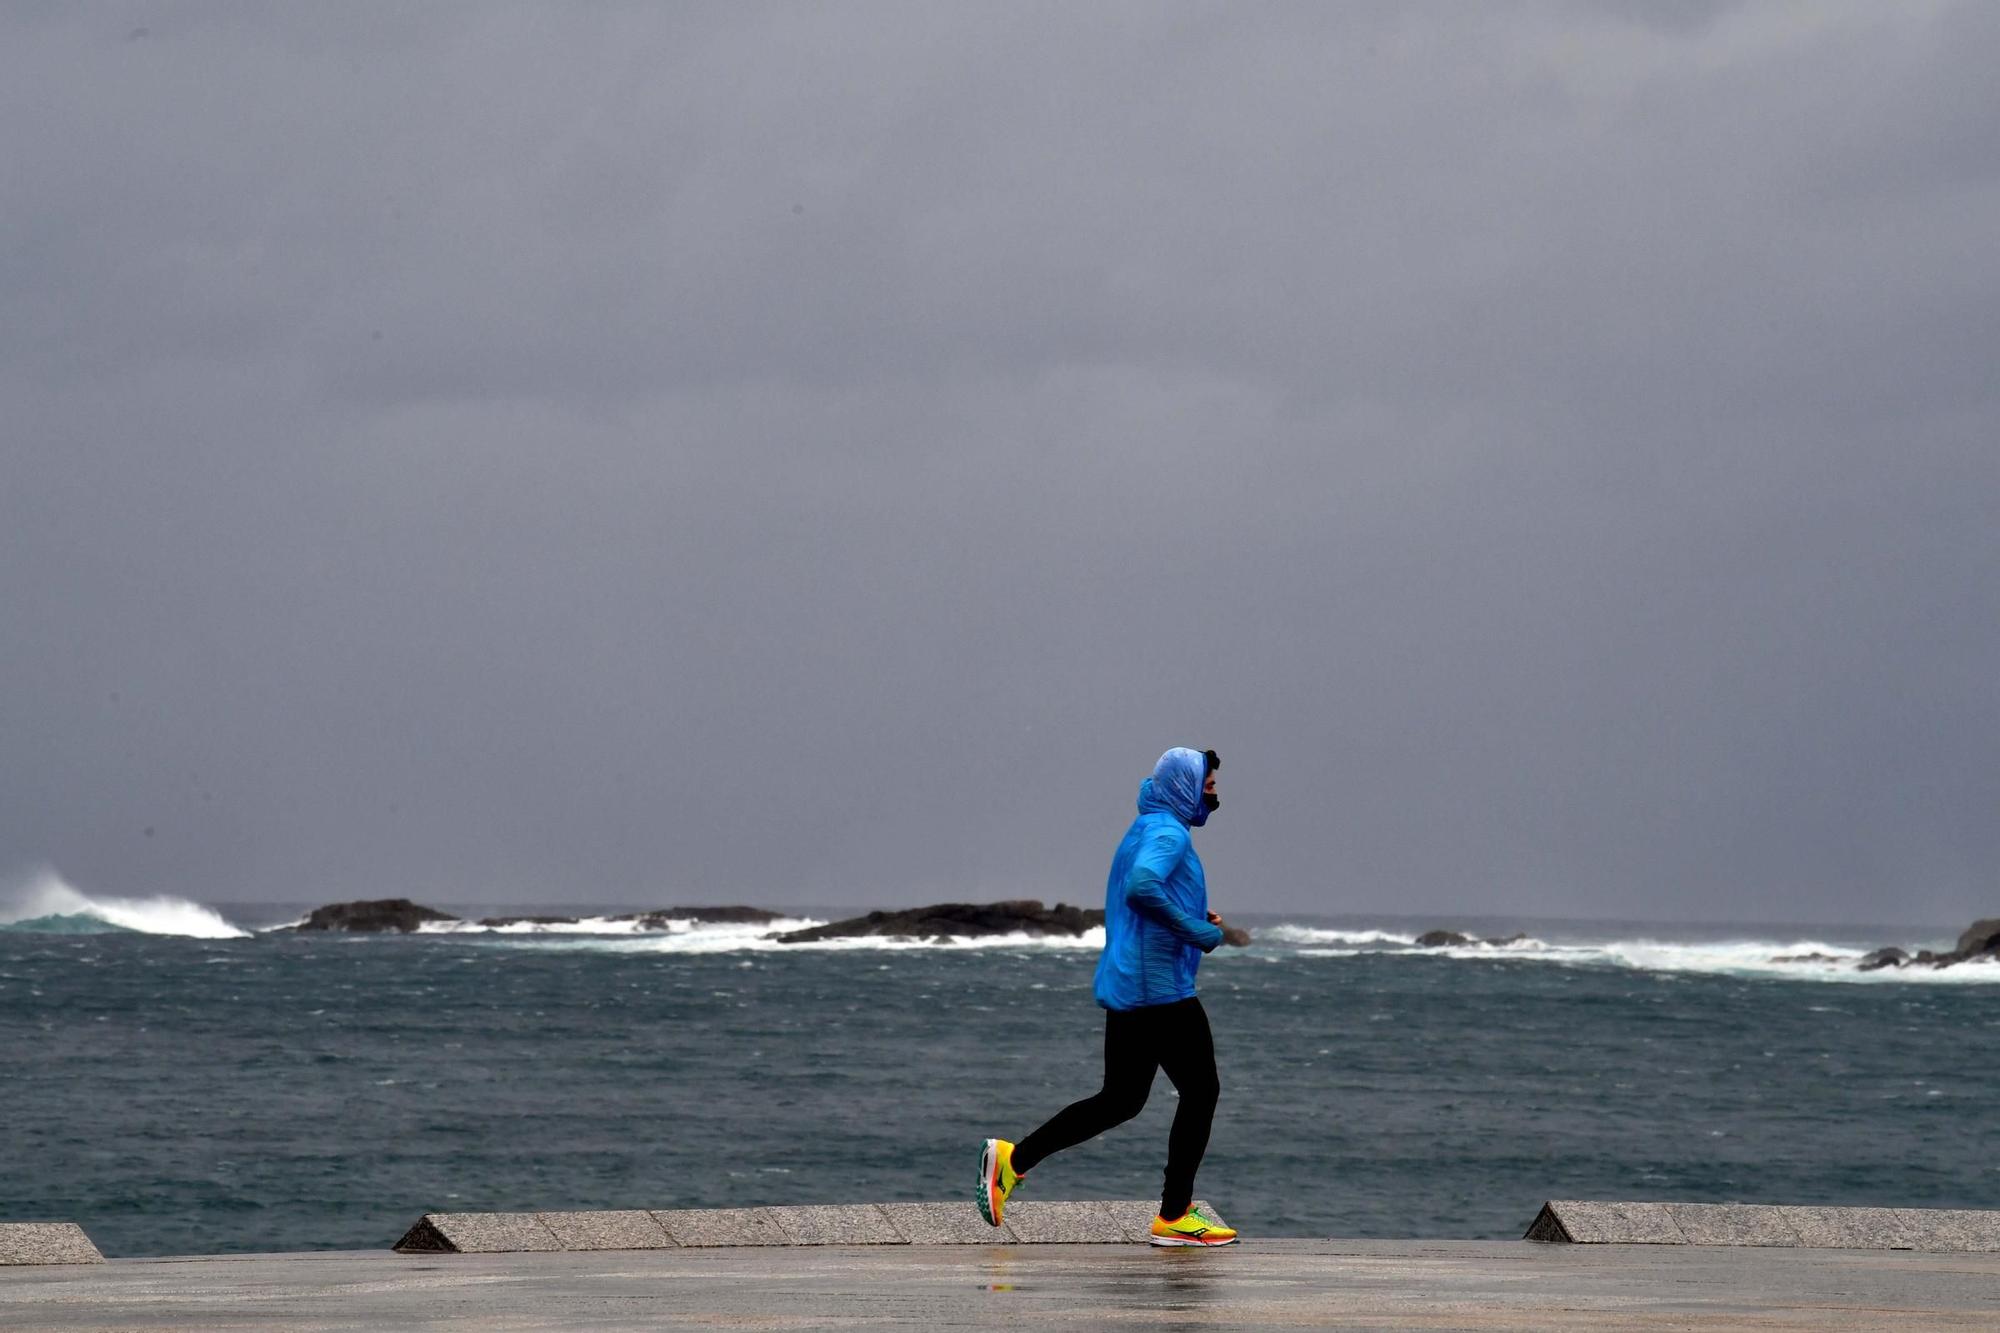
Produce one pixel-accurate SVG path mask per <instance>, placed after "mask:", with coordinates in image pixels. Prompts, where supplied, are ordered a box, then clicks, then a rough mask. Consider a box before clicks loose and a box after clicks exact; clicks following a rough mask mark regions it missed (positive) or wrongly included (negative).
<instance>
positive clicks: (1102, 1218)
mask: <svg viewBox="0 0 2000 1333" xmlns="http://www.w3.org/2000/svg"><path fill="white" fill-rule="evenodd" d="M1006 1216H1007V1225H1008V1227H1010V1228H1011V1229H1012V1230H1013V1232H1014V1234H1015V1235H1016V1236H1017V1237H1019V1238H1020V1239H1021V1240H1023V1241H1026V1242H1027V1243H1028V1244H1031V1245H1092V1244H1099V1245H1101V1244H1107V1243H1114V1244H1115V1243H1120V1242H1123V1241H1124V1240H1125V1239H1126V1235H1125V1222H1124V1219H1123V1217H1121V1216H1120V1214H1119V1212H1118V1210H1117V1209H1116V1208H1114V1207H1113V1206H1112V1205H1111V1204H1109V1203H1106V1202H1104V1201H1102V1200H1097V1199H1089V1200H1083V1201H1079V1202H1073V1203H1064V1202H1055V1201H1051V1202H1026V1203H1014V1204H1009V1205H1008V1206H1007V1214H1006Z"/></svg>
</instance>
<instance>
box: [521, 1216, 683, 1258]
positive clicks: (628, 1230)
mask: <svg viewBox="0 0 2000 1333" xmlns="http://www.w3.org/2000/svg"><path fill="white" fill-rule="evenodd" d="M535 1216H537V1217H539V1218H541V1220H542V1224H543V1225H544V1226H546V1227H548V1229H549V1230H550V1231H553V1232H554V1233H555V1237H556V1239H557V1240H559V1241H561V1242H562V1247H563V1248H564V1249H565V1250H667V1249H672V1248H673V1247H674V1244H675V1241H674V1238H673V1237H672V1236H669V1235H668V1234H667V1229H666V1228H665V1227H663V1226H661V1225H660V1223H659V1219H657V1218H655V1217H654V1216H653V1215H652V1214H651V1213H649V1212H646V1211H645V1210H644V1209H639V1208H631V1209H619V1210H612V1209H607V1210H605V1211H602V1212H588V1213H537V1214H535Z"/></svg>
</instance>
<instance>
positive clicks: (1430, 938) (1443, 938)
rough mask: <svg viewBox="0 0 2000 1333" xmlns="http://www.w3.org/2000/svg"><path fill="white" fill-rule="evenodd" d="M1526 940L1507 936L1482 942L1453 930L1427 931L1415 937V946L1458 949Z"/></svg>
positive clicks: (1515, 936)
mask: <svg viewBox="0 0 2000 1333" xmlns="http://www.w3.org/2000/svg"><path fill="white" fill-rule="evenodd" d="M1527 938H1528V937H1527V936H1526V935H1509V936H1507V937H1506V938H1504V939H1483V940H1482V939H1474V938H1473V937H1472V936H1470V935H1461V934H1460V933H1459V932H1458V931H1455V930H1427V931H1425V932H1424V933H1423V934H1421V935H1419V936H1417V945H1418V947H1419V948H1424V949H1459V948H1463V947H1464V946H1466V945H1468V944H1493V945H1499V944H1519V943H1520V942H1521V941H1522V940H1525V939H1527Z"/></svg>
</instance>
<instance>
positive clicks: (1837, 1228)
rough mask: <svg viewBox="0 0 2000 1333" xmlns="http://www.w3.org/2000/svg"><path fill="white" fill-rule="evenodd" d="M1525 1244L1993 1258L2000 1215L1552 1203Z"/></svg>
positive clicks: (1733, 1205) (1722, 1205)
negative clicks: (1781, 1249) (1752, 1248)
mask: <svg viewBox="0 0 2000 1333" xmlns="http://www.w3.org/2000/svg"><path fill="white" fill-rule="evenodd" d="M1525 1239H1527V1240H1538V1241H1546V1242H1551V1243H1555V1244H1574V1245H1769V1246H1789V1247H1796V1248H1802V1249H1829V1250H1928V1251H1934V1252H1939V1253H1992V1252H2000V1212H1989V1211H1984V1210H1971V1209H1955V1208H1821V1207H1814V1206H1811V1205H1788V1204H1784V1205H1781V1204H1754V1203H1605V1202H1592V1201H1588V1200H1581V1199H1552V1200H1550V1201H1549V1202H1548V1203H1545V1204H1543V1205H1542V1211H1541V1212H1540V1213H1538V1214H1536V1216H1535V1220H1534V1221H1533V1222H1532V1223H1530V1224H1529V1226H1528V1232H1527V1235H1526V1237H1525Z"/></svg>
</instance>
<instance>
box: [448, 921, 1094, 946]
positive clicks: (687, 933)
mask: <svg viewBox="0 0 2000 1333" xmlns="http://www.w3.org/2000/svg"><path fill="white" fill-rule="evenodd" d="M825 924H826V923H825V922H824V921H818V920H814V919H812V918H808V917H800V918H795V919H788V920H779V921H773V922H771V923H769V924H768V925H735V924H729V925H721V924H712V923H699V922H688V923H685V926H684V928H683V926H682V924H681V923H676V927H675V928H674V929H671V930H667V931H657V930H651V931H637V930H629V929H626V923H624V922H614V923H611V924H610V925H609V926H608V927H607V928H605V929H603V930H600V931H598V932H596V933H595V934H590V933H589V932H588V931H587V930H586V929H585V926H586V923H584V922H578V923H577V924H576V925H574V926H571V925H567V924H564V925H555V926H549V925H538V926H536V927H532V928H528V929H522V928H520V927H518V926H506V927H500V928H497V929H487V928H480V927H477V926H475V927H472V928H471V929H462V928H455V927H454V926H452V925H449V924H446V925H436V924H433V925H427V926H425V927H424V928H423V932H424V933H425V934H440V935H455V936H461V937H469V938H472V939H480V937H486V938H484V939H481V940H480V942H482V943H492V944H496V945H500V946H503V947H509V948H522V949H569V950H576V951H581V952H591V953H620V954H654V953H665V954H696V953H745V952H755V953H810V952H870V951H874V952H881V951H889V952H896V951H903V950H911V949H1071V950H1088V951H1091V952H1095V951H1096V950H1099V949H1102V948H1103V947H1104V931H1103V929H1102V928H1101V927H1099V928H1096V929H1092V930H1087V931H1085V932H1084V933H1083V934H1081V935H1020V934H1017V935H982V936H978V937H966V936H937V937H931V938H925V939H917V938H914V937H911V936H893V935H867V936H861V937H858V938H853V939H837V940H815V941H812V942H809V943H803V944H783V943H780V942H779V941H777V940H775V939H772V938H770V936H772V935H773V934H775V933H777V932H780V931H787V930H804V929H806V928H807V927H810V926H822V925H825Z"/></svg>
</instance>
